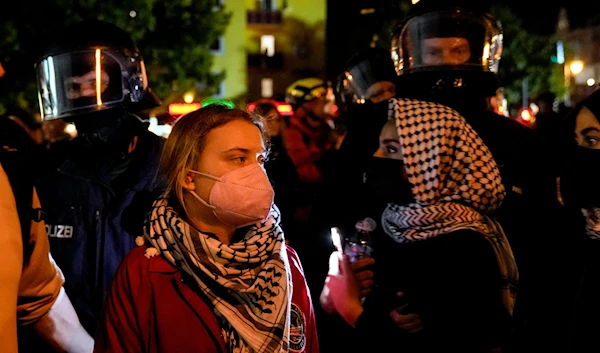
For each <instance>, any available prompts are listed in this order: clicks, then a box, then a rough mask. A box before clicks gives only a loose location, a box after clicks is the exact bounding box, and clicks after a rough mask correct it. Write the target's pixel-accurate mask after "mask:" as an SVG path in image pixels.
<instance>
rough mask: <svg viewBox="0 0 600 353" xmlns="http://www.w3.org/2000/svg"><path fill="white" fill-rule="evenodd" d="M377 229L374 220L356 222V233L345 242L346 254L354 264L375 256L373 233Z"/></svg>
mask: <svg viewBox="0 0 600 353" xmlns="http://www.w3.org/2000/svg"><path fill="white" fill-rule="evenodd" d="M376 227H377V223H375V221H374V220H373V219H372V218H365V219H363V220H361V221H358V222H356V224H355V225H354V228H355V231H354V233H352V235H351V236H349V237H347V238H346V239H345V241H344V254H346V255H347V256H348V260H350V262H351V263H354V262H356V261H358V260H360V259H362V258H365V257H371V256H372V254H373V240H372V238H371V233H372V232H373V231H374V230H375V228H376Z"/></svg>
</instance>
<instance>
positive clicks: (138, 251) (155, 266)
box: [121, 246, 178, 275]
mask: <svg viewBox="0 0 600 353" xmlns="http://www.w3.org/2000/svg"><path fill="white" fill-rule="evenodd" d="M152 250H153V248H149V247H147V246H139V247H136V248H133V249H132V250H131V251H129V253H128V254H127V255H126V256H125V258H124V259H123V261H122V263H121V266H123V267H124V268H125V269H126V271H127V272H129V273H138V274H140V275H142V274H146V273H174V272H177V271H178V270H177V269H176V268H175V267H173V265H171V264H170V263H168V262H167V261H166V260H165V259H164V258H163V257H162V256H160V255H155V256H151V257H150V256H148V257H147V256H146V251H152ZM154 251H156V250H154Z"/></svg>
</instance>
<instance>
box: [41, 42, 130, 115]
mask: <svg viewBox="0 0 600 353" xmlns="http://www.w3.org/2000/svg"><path fill="white" fill-rule="evenodd" d="M36 69H37V77H38V95H39V102H40V111H41V113H42V119H44V120H51V119H59V118H63V117H66V116H70V115H73V114H78V113H85V112H87V111H95V110H101V109H105V108H107V107H111V106H114V105H118V104H120V103H121V102H123V101H124V99H125V94H124V93H125V92H126V90H125V89H124V87H123V82H124V80H123V71H124V70H123V68H122V67H121V65H120V64H119V61H118V60H117V59H116V57H115V56H114V55H112V54H111V53H109V52H107V51H104V50H101V49H95V50H87V51H81V52H74V53H66V54H60V55H55V56H48V57H46V58H44V59H43V60H41V61H40V62H39V63H38V64H37V67H36ZM140 86H141V85H140Z"/></svg>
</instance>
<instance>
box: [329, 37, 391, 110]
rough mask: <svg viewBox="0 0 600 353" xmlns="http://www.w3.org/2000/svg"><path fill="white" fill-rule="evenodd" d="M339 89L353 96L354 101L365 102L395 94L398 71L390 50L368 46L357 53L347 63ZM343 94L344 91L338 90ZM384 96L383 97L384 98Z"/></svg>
mask: <svg viewBox="0 0 600 353" xmlns="http://www.w3.org/2000/svg"><path fill="white" fill-rule="evenodd" d="M341 80H342V81H341V83H339V84H338V85H337V89H338V90H344V91H345V92H344V93H343V95H345V96H346V97H347V96H348V95H351V96H352V101H353V102H354V103H357V104H363V103H365V102H366V101H367V100H371V101H373V102H374V103H378V102H379V101H382V100H385V99H387V98H391V97H393V96H394V92H395V84H394V82H395V81H396V73H395V70H394V62H393V61H392V60H391V59H390V51H389V50H386V49H383V48H368V49H366V50H363V51H361V52H358V53H357V54H355V55H354V56H353V57H352V58H350V60H349V61H348V63H347V65H346V69H345V70H344V73H343V76H342V78H341ZM338 94H339V95H342V92H338ZM382 98H383V99H382Z"/></svg>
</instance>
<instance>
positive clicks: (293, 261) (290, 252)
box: [283, 245, 304, 274]
mask: <svg viewBox="0 0 600 353" xmlns="http://www.w3.org/2000/svg"><path fill="white" fill-rule="evenodd" d="M283 248H284V249H285V251H286V253H287V258H288V261H289V263H290V267H291V268H292V269H297V270H298V271H300V273H302V274H304V269H303V267H302V262H300V257H298V253H296V250H294V249H293V248H292V247H291V246H289V245H284V246H283Z"/></svg>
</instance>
